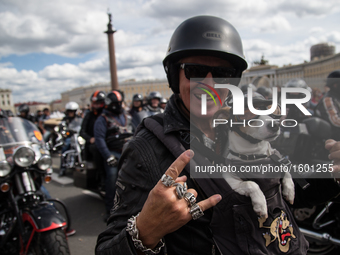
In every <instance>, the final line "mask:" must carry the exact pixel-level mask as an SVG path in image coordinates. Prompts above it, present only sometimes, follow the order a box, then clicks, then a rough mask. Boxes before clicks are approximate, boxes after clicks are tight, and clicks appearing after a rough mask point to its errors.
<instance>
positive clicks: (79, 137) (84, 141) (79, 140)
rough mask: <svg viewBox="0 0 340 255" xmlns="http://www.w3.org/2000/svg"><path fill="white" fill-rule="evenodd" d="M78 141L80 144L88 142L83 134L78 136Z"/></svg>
mask: <svg viewBox="0 0 340 255" xmlns="http://www.w3.org/2000/svg"><path fill="white" fill-rule="evenodd" d="M78 143H79V144H80V145H84V144H85V143H86V140H85V139H84V138H82V137H81V136H78Z"/></svg>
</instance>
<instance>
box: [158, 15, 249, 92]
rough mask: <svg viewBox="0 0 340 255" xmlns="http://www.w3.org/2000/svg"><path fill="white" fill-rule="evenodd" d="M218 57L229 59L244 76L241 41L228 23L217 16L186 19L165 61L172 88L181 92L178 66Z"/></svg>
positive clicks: (172, 39)
mask: <svg viewBox="0 0 340 255" xmlns="http://www.w3.org/2000/svg"><path fill="white" fill-rule="evenodd" d="M193 55H197V56H203V55H207V56H216V57H219V58H222V59H226V60H228V61H229V62H230V63H231V64H232V65H233V67H234V68H235V69H236V75H235V77H238V78H239V77H241V74H242V72H243V71H244V70H245V69H247V66H248V64H247V62H246V61H245V59H244V55H243V47H242V41H241V38H240V36H239V34H238V32H237V31H236V29H235V28H234V27H233V26H232V25H231V24H230V23H229V22H227V21H226V20H223V19H221V18H218V17H214V16H196V17H193V18H190V19H187V20H185V21H184V22H183V23H182V24H180V25H179V26H178V27H177V29H176V30H175V32H174V33H173V35H172V37H171V39H170V43H169V47H168V51H167V53H166V57H165V58H164V60H163V65H164V69H165V71H166V73H167V78H168V81H169V86H170V88H171V89H172V91H173V92H174V93H179V72H178V69H177V65H176V63H177V62H178V61H179V60H180V59H182V58H184V57H189V56H193Z"/></svg>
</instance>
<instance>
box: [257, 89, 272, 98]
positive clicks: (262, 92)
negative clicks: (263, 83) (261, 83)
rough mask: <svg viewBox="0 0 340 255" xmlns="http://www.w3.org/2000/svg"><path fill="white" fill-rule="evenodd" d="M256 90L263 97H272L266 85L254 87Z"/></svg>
mask: <svg viewBox="0 0 340 255" xmlns="http://www.w3.org/2000/svg"><path fill="white" fill-rule="evenodd" d="M256 92H257V93H259V94H261V95H262V96H264V98H265V99H271V98H272V91H271V89H270V88H267V87H258V88H257V89H256Z"/></svg>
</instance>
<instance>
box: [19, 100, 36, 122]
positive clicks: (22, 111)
mask: <svg viewBox="0 0 340 255" xmlns="http://www.w3.org/2000/svg"><path fill="white" fill-rule="evenodd" d="M18 111H19V117H21V118H24V119H27V120H29V121H31V122H33V123H34V116H33V115H31V114H30V108H29V106H28V105H27V104H21V105H19V108H18Z"/></svg>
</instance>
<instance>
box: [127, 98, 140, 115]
mask: <svg viewBox="0 0 340 255" xmlns="http://www.w3.org/2000/svg"><path fill="white" fill-rule="evenodd" d="M142 110H143V96H142V94H134V95H133V97H132V103H131V107H130V111H129V114H130V115H131V116H133V115H134V114H135V113H136V112H140V111H142Z"/></svg>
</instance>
